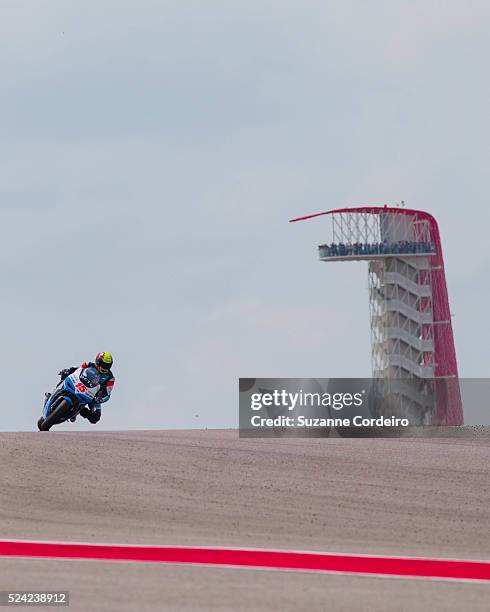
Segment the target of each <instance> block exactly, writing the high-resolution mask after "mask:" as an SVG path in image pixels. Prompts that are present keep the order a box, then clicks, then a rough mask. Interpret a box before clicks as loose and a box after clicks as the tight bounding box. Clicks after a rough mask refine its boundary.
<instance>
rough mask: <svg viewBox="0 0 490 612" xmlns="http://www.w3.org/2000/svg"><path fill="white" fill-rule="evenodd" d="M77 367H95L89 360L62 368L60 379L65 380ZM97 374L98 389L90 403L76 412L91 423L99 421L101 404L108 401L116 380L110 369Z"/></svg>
mask: <svg viewBox="0 0 490 612" xmlns="http://www.w3.org/2000/svg"><path fill="white" fill-rule="evenodd" d="M79 367H82V368H90V367H92V368H95V363H93V362H92V361H89V362H86V361H84V362H83V363H82V365H81V366H75V367H71V368H66V369H64V370H61V372H60V373H59V374H60V376H61V380H62V381H63V380H65V378H66V377H67V376H70V374H73V372H75V370H78V368H79ZM99 374H100V389H99V391H98V393H97V395H96V396H95V398H94V399H93V400H92V401H91V402H90V404H87V406H84V407H83V408H82V409H81V410H80V412H79V413H78V414H79V415H80V416H82V417H83V418H84V419H87V420H88V421H90V422H91V423H92V424H95V423H98V422H99V421H100V417H101V414H102V410H101V404H104V403H105V402H108V401H109V399H110V397H111V393H112V389H113V387H114V383H115V382H116V379H115V378H114V375H113V374H112V372H111V371H110V370H109V372H107V374H102V372H99Z"/></svg>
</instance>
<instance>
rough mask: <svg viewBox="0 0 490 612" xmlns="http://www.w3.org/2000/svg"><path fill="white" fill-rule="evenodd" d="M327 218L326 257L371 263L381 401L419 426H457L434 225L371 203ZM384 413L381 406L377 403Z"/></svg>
mask: <svg viewBox="0 0 490 612" xmlns="http://www.w3.org/2000/svg"><path fill="white" fill-rule="evenodd" d="M324 215H327V216H328V217H330V219H331V222H332V224H331V239H330V240H329V241H328V242H327V243H325V244H322V245H320V246H319V247H318V251H319V257H320V260H321V261H326V262H339V261H359V260H361V261H367V262H368V279H369V305H370V322H371V356H372V372H373V378H374V379H376V380H377V381H382V383H383V384H382V385H381V387H382V388H383V390H384V391H383V397H384V400H386V401H382V402H380V404H381V405H384V406H389V407H390V410H392V409H396V412H397V413H398V414H400V415H406V416H410V419H411V422H417V423H420V424H433V425H434V424H446V425H460V424H462V423H463V410H462V403H461V394H460V389H459V380H458V369H457V361H456V351H455V347H454V338H453V330H452V324H451V314H450V311H449V300H448V293H447V286H446V278H445V273H444V263H443V256H442V246H441V239H440V234H439V228H438V226H437V222H436V220H435V219H434V217H433V216H432V215H430V214H429V213H426V212H424V211H420V210H412V209H406V208H400V207H389V206H369V207H367V206H366V207H358V208H341V209H337V210H331V211H326V212H324V213H317V214H314V215H308V216H305V217H299V218H296V219H291V221H292V222H295V221H303V220H306V219H311V218H314V217H320V216H324ZM380 412H383V409H382V408H380Z"/></svg>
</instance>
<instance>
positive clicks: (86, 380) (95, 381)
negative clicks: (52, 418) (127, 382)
mask: <svg viewBox="0 0 490 612" xmlns="http://www.w3.org/2000/svg"><path fill="white" fill-rule="evenodd" d="M100 383H101V380H100V374H99V373H98V372H97V370H96V369H95V368H92V367H90V368H78V370H75V372H73V374H70V376H67V377H66V378H65V380H63V381H62V382H60V383H58V385H57V386H56V387H55V389H54V391H53V393H52V395H51V397H50V398H49V399H48V401H47V402H46V403H45V405H44V410H43V417H44V418H46V417H47V416H48V415H49V413H50V412H51V410H52V409H53V408H54V406H55V405H56V404H57V403H58V400H59V399H60V398H61V397H62V398H63V399H64V400H66V402H67V403H68V404H69V405H70V406H71V408H72V409H71V411H70V413H69V414H68V415H67V416H66V418H67V419H70V418H72V417H74V416H76V415H77V414H78V413H79V412H80V410H81V409H82V408H83V406H85V405H86V404H90V403H91V402H93V401H94V399H95V396H96V395H97V393H98V392H99V391H100Z"/></svg>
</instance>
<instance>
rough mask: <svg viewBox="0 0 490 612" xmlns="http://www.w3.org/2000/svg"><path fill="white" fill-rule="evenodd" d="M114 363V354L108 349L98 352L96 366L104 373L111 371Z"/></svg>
mask: <svg viewBox="0 0 490 612" xmlns="http://www.w3.org/2000/svg"><path fill="white" fill-rule="evenodd" d="M113 363H114V360H113V359H112V355H111V354H110V353H109V352H107V351H104V352H102V353H97V356H96V357H95V367H96V368H97V369H98V370H99V372H101V373H102V374H107V372H109V370H110V369H111V368H112V365H113Z"/></svg>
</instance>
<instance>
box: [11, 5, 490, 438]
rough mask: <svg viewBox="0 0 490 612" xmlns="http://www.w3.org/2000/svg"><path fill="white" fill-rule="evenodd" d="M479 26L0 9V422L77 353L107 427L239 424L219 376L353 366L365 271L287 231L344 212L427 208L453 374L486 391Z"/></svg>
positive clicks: (149, 8) (210, 12)
mask: <svg viewBox="0 0 490 612" xmlns="http://www.w3.org/2000/svg"><path fill="white" fill-rule="evenodd" d="M489 18H490V9H489V4H488V2H485V1H484V0H481V1H471V0H467V1H466V2H462V1H457V2H456V1H452V0H445V1H444V2H435V1H430V0H421V1H412V2H402V1H401V0H395V1H393V0H391V1H386V2H376V1H371V2H363V1H362V0H357V1H348V0H337V1H335V2H328V1H326V0H322V1H321V2H320V1H318V2H317V1H311V2H308V1H306V2H299V1H295V2H290V1H287V0H281V1H280V2H279V1H271V0H260V1H258V0H257V1H255V0H246V1H245V0H244V1H242V0H235V1H233V2H230V1H225V0H221V1H213V0H208V1H207V2H202V1H198V0H195V1H189V0H178V1H164V0H140V2H129V1H123V0H117V1H115V0H114V1H109V0H97V1H96V2H95V1H93V0H85V1H84V2H66V0H30V1H26V0H2V2H1V3H0V36H1V41H2V44H1V46H0V71H1V72H0V74H1V92H0V116H1V141H0V163H1V171H0V231H1V243H0V258H1V275H2V276H1V283H0V296H1V309H2V319H1V320H2V324H1V342H2V351H1V354H0V365H1V371H2V393H3V398H2V400H3V401H2V406H3V408H2V410H1V414H2V424H1V428H2V429H6V430H19V429H22V430H29V429H32V428H34V427H35V421H36V420H37V417H38V415H39V413H40V411H41V408H42V399H43V394H44V391H45V390H47V389H50V388H51V387H52V386H53V385H54V384H55V382H56V380H57V376H56V374H57V372H58V370H59V369H61V368H63V367H66V366H69V365H72V364H73V365H74V364H77V363H79V362H81V361H82V360H84V359H92V358H93V357H94V355H95V353H96V352H97V351H99V350H109V351H111V352H112V353H113V354H114V357H115V367H114V373H115V376H116V379H117V380H116V387H115V390H114V394H113V399H112V400H111V402H110V403H109V404H108V405H106V407H105V408H104V415H103V420H102V421H101V423H100V426H99V428H106V429H118V428H123V429H124V428H150V427H155V428H174V427H179V428H187V427H206V426H207V427H231V426H235V424H236V423H237V407H238V382H237V379H238V377H239V376H244V377H272V376H276V377H280V376H281V377H289V376H291V377H329V376H361V377H362V376H369V375H370V337H369V324H368V299H367V291H366V286H367V265H366V264H364V263H357V264H354V263H352V264H337V265H335V264H322V263H320V262H318V261H317V251H316V246H317V244H318V243H320V242H323V241H325V239H328V237H329V235H330V234H329V231H330V225H329V222H328V220H327V219H323V220H322V219H321V218H320V219H317V220H314V221H310V222H308V223H303V224H288V222H287V221H288V219H289V218H291V217H293V216H297V215H300V214H302V213H308V212H317V211H322V210H327V209H329V208H332V207H338V206H344V205H356V204H384V203H393V202H397V201H400V200H402V199H403V200H405V202H406V204H407V206H409V207H412V208H421V209H424V210H428V211H429V212H431V213H432V214H434V215H435V216H436V217H437V219H438V220H439V224H440V228H441V232H442V239H443V248H444V253H445V262H446V272H447V280H448V285H449V296H450V303H451V309H452V312H453V313H454V318H453V321H454V330H455V337H456V350H457V355H458V360H459V367H460V374H461V375H462V376H468V377H477V376H480V377H483V376H490V359H489V355H488V347H489V339H490V338H489V336H490V334H489V332H488V328H487V320H488V313H489V312H490V290H489V285H488V277H489V269H490V265H489V264H490V249H489V235H488V231H489V230H488V228H489V225H490V213H489V208H488V193H487V192H488V185H487V184H488V172H489V168H490V159H489V158H490V155H489V151H490V148H489V144H488V143H489V142H490V130H489V102H490V95H489V93H490V86H489V79H488V58H489V57H490V38H489V37H488V23H489ZM70 427H71V428H72V426H70ZM81 427H83V428H87V427H91V426H90V425H88V424H87V425H86V424H85V423H83V424H82V425H81Z"/></svg>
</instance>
